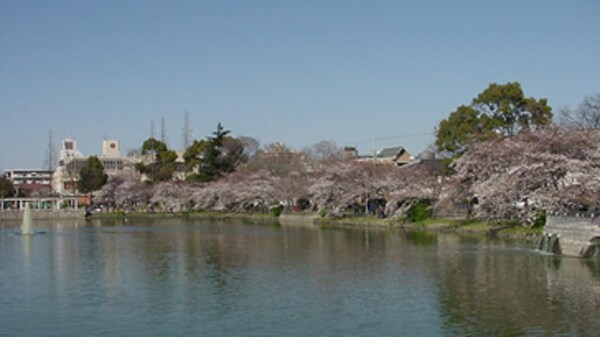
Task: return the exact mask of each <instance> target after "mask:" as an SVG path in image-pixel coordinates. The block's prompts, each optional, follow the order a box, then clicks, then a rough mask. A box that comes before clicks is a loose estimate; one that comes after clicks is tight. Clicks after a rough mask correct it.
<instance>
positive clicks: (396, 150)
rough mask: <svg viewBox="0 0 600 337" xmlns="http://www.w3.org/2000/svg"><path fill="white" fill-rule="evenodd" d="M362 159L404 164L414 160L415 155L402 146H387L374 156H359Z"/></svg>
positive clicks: (397, 164) (398, 164)
mask: <svg viewBox="0 0 600 337" xmlns="http://www.w3.org/2000/svg"><path fill="white" fill-rule="evenodd" d="M357 159H358V160H360V161H374V162H376V163H380V164H393V165H396V166H404V165H406V164H408V163H410V162H411V161H412V160H413V156H412V155H411V154H410V153H409V152H408V150H406V149H405V148H404V147H402V146H397V147H387V148H384V149H383V150H381V151H379V152H377V153H376V154H375V155H372V156H358V157H357Z"/></svg>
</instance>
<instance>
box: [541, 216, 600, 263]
mask: <svg viewBox="0 0 600 337" xmlns="http://www.w3.org/2000/svg"><path fill="white" fill-rule="evenodd" d="M599 220H600V219H598V218H591V217H568V216H565V217H562V216H548V217H547V218H546V226H545V227H544V232H546V233H548V234H554V235H558V238H559V245H560V250H561V253H562V254H563V255H570V256H582V254H583V253H585V252H586V250H587V249H588V247H589V246H590V245H591V241H592V240H593V239H594V238H600V221H599Z"/></svg>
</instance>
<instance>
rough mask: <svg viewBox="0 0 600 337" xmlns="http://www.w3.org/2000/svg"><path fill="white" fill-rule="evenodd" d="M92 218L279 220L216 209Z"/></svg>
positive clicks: (116, 214) (260, 215)
mask: <svg viewBox="0 0 600 337" xmlns="http://www.w3.org/2000/svg"><path fill="white" fill-rule="evenodd" d="M89 218H90V219H144V218H148V219H158V218H187V219H191V218H192V219H205V220H244V221H268V222H277V217H274V216H273V215H271V214H267V213H233V212H232V213H226V212H214V211H200V212H152V213H150V212H110V213H96V214H93V215H92V216H90V217H89Z"/></svg>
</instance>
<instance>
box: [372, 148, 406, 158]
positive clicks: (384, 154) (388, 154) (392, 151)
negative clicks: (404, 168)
mask: <svg viewBox="0 0 600 337" xmlns="http://www.w3.org/2000/svg"><path fill="white" fill-rule="evenodd" d="M402 151H404V147H402V146H398V147H388V148H385V149H383V150H381V151H380V152H379V153H378V154H377V158H395V157H396V156H398V154H400V153H401V152H402Z"/></svg>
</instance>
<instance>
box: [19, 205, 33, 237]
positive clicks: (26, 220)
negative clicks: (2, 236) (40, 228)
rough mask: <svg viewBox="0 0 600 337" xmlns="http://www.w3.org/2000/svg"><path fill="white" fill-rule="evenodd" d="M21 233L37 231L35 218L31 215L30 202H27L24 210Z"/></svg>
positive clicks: (27, 233)
mask: <svg viewBox="0 0 600 337" xmlns="http://www.w3.org/2000/svg"><path fill="white" fill-rule="evenodd" d="M21 234H22V235H30V234H35V231H34V230H33V218H32V216H31V207H29V203H26V204H25V210H24V211H23V223H21Z"/></svg>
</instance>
